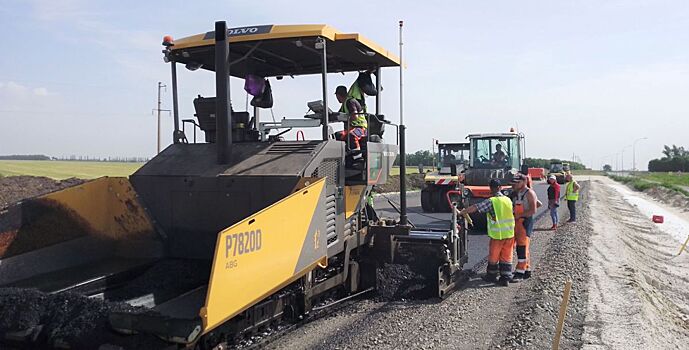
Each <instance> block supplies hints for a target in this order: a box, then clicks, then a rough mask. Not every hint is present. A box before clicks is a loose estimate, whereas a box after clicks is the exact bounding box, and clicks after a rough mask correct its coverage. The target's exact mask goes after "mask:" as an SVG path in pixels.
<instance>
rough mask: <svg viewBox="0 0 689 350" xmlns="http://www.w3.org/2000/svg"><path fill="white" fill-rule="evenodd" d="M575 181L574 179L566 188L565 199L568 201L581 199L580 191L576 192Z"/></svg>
mask: <svg viewBox="0 0 689 350" xmlns="http://www.w3.org/2000/svg"><path fill="white" fill-rule="evenodd" d="M574 183H575V182H574V179H572V181H570V182H568V183H567V187H566V189H565V199H566V200H568V201H578V200H579V192H574Z"/></svg>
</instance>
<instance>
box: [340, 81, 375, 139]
mask: <svg viewBox="0 0 689 350" xmlns="http://www.w3.org/2000/svg"><path fill="white" fill-rule="evenodd" d="M364 98H365V97H364V93H363V92H362V91H361V88H360V87H359V82H358V81H355V82H354V83H353V84H352V86H350V87H349V91H348V92H347V100H345V102H344V103H343V104H342V106H341V107H340V113H345V114H347V116H349V105H348V104H349V100H350V99H356V100H357V101H358V102H359V104H361V113H359V114H357V115H355V116H354V118H353V119H352V120H350V121H349V124H350V126H352V127H358V128H364V129H366V128H368V122H367V121H366V114H365V113H366V101H365V100H364Z"/></svg>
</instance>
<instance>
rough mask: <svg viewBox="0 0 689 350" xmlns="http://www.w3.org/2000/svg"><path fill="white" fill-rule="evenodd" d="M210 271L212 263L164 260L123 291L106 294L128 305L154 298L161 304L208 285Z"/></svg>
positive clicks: (106, 297) (113, 299)
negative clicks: (133, 301) (147, 297)
mask: <svg viewBox="0 0 689 350" xmlns="http://www.w3.org/2000/svg"><path fill="white" fill-rule="evenodd" d="M210 270H211V261H210V260H192V259H164V260H162V261H159V262H157V263H156V264H154V265H153V266H151V267H150V268H149V269H147V270H146V271H145V272H144V273H143V274H141V275H139V276H138V277H136V278H134V279H133V280H131V281H129V282H128V283H127V284H126V285H125V286H123V287H122V288H118V289H115V290H112V291H108V292H106V293H105V299H107V300H110V301H126V300H130V299H133V298H137V297H140V296H144V295H147V294H153V295H154V296H155V300H156V301H157V302H158V303H160V302H161V301H165V300H169V299H171V298H173V297H176V296H178V295H181V294H182V293H185V292H188V291H190V290H192V289H195V288H197V287H200V286H203V285H205V284H207V283H208V278H209V276H210Z"/></svg>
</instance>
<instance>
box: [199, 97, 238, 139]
mask: <svg viewBox="0 0 689 350" xmlns="http://www.w3.org/2000/svg"><path fill="white" fill-rule="evenodd" d="M194 109H195V110H196V114H194V116H195V117H196V119H198V121H199V127H200V128H201V130H203V131H204V132H205V133H206V142H209V143H214V142H215V127H216V124H215V123H216V122H215V97H203V96H201V95H198V97H197V98H195V99H194ZM230 112H231V113H232V130H233V131H234V130H237V129H246V128H248V126H249V112H235V111H233V110H232V106H230ZM233 135H234V134H233ZM235 139H237V138H235Z"/></svg>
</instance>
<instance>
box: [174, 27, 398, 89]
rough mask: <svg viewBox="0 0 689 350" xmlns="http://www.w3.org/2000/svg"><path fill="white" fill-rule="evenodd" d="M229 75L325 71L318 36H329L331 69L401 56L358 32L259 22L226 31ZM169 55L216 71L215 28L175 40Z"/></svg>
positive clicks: (364, 66)
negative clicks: (347, 32)
mask: <svg viewBox="0 0 689 350" xmlns="http://www.w3.org/2000/svg"><path fill="white" fill-rule="evenodd" d="M228 35H229V37H228V41H229V45H230V62H231V67H230V74H231V75H232V76H236V77H240V78H241V77H244V76H245V75H246V74H249V73H251V74H255V75H259V76H263V77H271V76H283V75H302V74H314V73H320V72H321V69H322V68H321V55H320V50H317V49H315V43H316V40H317V38H319V37H322V38H324V39H326V50H327V54H328V72H349V71H363V70H369V69H375V68H376V67H395V66H399V64H400V61H399V58H398V57H397V56H395V55H394V54H392V53H391V52H389V51H388V50H385V49H384V48H383V47H381V46H379V45H378V44H376V43H374V42H372V41H370V40H368V39H366V38H364V37H363V36H362V35H360V34H356V33H354V34H346V33H340V32H338V31H337V30H336V29H334V28H332V27H330V26H327V25H324V24H307V25H260V26H249V27H240V28H231V29H228ZM170 49H171V51H170V53H169V58H170V59H172V60H174V61H177V62H180V63H184V64H191V65H197V66H198V65H199V64H200V65H201V68H203V69H207V70H214V69H215V57H214V54H215V35H214V32H207V33H203V34H197V35H193V36H189V37H186V38H181V39H178V40H174V41H173V45H172V47H171V48H170Z"/></svg>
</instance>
